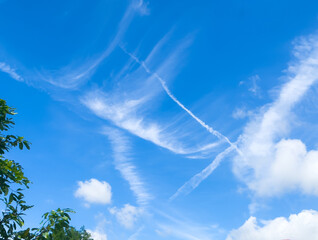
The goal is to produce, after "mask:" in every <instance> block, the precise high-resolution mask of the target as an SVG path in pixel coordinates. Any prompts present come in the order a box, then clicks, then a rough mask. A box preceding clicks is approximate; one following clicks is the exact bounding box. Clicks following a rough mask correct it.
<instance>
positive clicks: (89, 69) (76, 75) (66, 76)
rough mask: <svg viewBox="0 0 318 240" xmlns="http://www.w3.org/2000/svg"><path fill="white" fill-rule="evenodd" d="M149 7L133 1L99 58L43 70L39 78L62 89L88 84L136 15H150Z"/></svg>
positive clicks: (142, 2) (137, 0) (38, 73)
mask: <svg viewBox="0 0 318 240" xmlns="http://www.w3.org/2000/svg"><path fill="white" fill-rule="evenodd" d="M147 5H148V4H147V3H146V2H144V1H143V0H132V1H131V2H130V4H129V5H128V7H127V9H126V11H125V13H124V14H123V17H122V18H121V20H120V22H119V23H118V27H117V32H116V34H115V35H114V37H113V38H112V40H111V41H110V43H109V44H108V46H107V47H106V48H105V50H104V51H103V52H102V53H99V54H96V55H97V57H92V58H90V59H88V60H87V61H85V62H83V63H81V64H77V65H74V64H73V63H71V64H69V65H67V66H65V67H63V68H61V69H59V70H54V71H50V70H42V71H39V72H37V75H38V76H37V77H39V78H40V79H42V80H44V81H46V82H49V83H50V84H52V85H54V86H57V87H60V88H65V89H76V88H77V87H78V86H79V85H81V84H83V83H84V82H86V81H87V80H88V79H89V78H90V77H91V76H92V74H94V71H95V70H96V68H97V67H98V66H99V65H100V63H101V62H102V61H104V60H105V59H106V58H107V57H108V56H109V55H110V54H111V53H112V52H113V51H114V49H115V48H116V47H117V46H118V44H120V42H121V41H122V40H123V37H124V35H125V32H126V31H127V29H128V27H129V25H130V24H131V21H132V20H133V18H134V16H135V15H136V14H140V15H148V14H149V8H148V7H147Z"/></svg>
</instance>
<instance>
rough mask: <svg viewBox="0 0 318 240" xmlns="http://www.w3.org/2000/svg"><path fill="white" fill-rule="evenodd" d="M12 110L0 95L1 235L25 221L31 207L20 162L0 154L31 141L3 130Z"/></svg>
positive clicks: (10, 123) (8, 124)
mask: <svg viewBox="0 0 318 240" xmlns="http://www.w3.org/2000/svg"><path fill="white" fill-rule="evenodd" d="M15 114H16V113H15V112H14V109H13V108H11V107H9V106H7V104H6V101H4V100H2V99H0V130H1V133H0V201H1V205H0V206H1V207H2V208H3V209H4V210H3V211H2V216H1V219H0V237H1V238H0V239H9V238H10V237H12V236H13V235H14V232H15V230H16V229H17V227H18V226H19V227H22V226H23V225H24V220H23V218H22V216H23V215H24V211H26V210H27V209H29V208H31V207H32V206H30V205H27V204H26V202H25V201H24V200H23V198H24V194H23V190H24V189H25V188H29V184H30V181H29V179H28V178H27V177H25V176H24V173H23V168H22V166H21V165H20V164H19V163H17V162H15V161H14V160H9V159H6V158H5V157H4V155H3V154H4V153H5V152H8V151H9V150H10V149H11V148H13V147H17V146H18V147H19V148H20V149H23V147H26V148H27V149H30V143H29V142H28V141H26V140H24V139H23V137H19V136H15V135H11V134H8V135H5V134H4V132H6V131H8V130H9V129H10V128H11V127H12V126H13V125H14V122H13V120H12V118H11V116H12V115H15ZM14 187H16V188H14Z"/></svg>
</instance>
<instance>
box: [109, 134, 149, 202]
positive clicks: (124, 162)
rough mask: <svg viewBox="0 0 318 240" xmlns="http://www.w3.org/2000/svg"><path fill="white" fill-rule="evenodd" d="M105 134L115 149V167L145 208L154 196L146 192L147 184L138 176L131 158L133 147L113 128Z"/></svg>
mask: <svg viewBox="0 0 318 240" xmlns="http://www.w3.org/2000/svg"><path fill="white" fill-rule="evenodd" d="M103 134H105V135H107V136H108V137H109V139H110V142H111V144H112V148H113V156H114V165H115V168H116V169H117V170H118V171H119V172H120V173H121V175H122V176H123V178H124V179H125V180H126V181H127V182H128V183H129V186H130V189H131V191H132V192H133V193H134V195H135V196H136V198H137V202H138V204H140V205H141V206H145V205H147V204H148V202H149V201H150V200H151V199H152V196H151V194H150V193H148V191H147V190H146V187H145V184H144V182H143V181H142V179H141V177H140V176H139V174H138V171H137V169H136V167H135V165H134V164H133V163H132V159H131V158H130V157H129V155H130V154H129V153H130V151H131V146H130V144H129V141H128V139H127V138H126V137H125V136H124V135H123V134H122V133H120V131H119V130H116V129H113V128H105V129H104V130H103Z"/></svg>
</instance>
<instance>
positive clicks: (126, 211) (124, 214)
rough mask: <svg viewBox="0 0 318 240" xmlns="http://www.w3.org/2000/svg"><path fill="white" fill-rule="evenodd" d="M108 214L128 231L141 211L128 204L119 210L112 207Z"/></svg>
mask: <svg viewBox="0 0 318 240" xmlns="http://www.w3.org/2000/svg"><path fill="white" fill-rule="evenodd" d="M109 212H110V213H111V214H113V215H114V216H115V217H116V219H117V221H118V222H119V223H120V224H121V225H123V226H124V227H125V228H128V229H129V228H132V227H133V226H134V224H135V222H136V221H137V219H138V217H139V216H140V214H141V213H142V212H143V210H142V209H141V208H138V207H135V206H132V205H130V204H125V205H124V207H122V208H119V209H118V208H116V207H113V208H111V209H109Z"/></svg>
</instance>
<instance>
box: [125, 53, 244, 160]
mask: <svg viewBox="0 0 318 240" xmlns="http://www.w3.org/2000/svg"><path fill="white" fill-rule="evenodd" d="M122 49H123V51H124V52H125V53H126V54H128V55H129V56H130V57H131V58H132V59H134V60H135V62H137V63H138V64H140V65H141V66H142V67H143V68H144V70H145V71H146V72H147V73H148V74H150V75H153V76H154V77H155V78H156V79H157V80H158V81H159V82H160V84H161V86H162V88H163V89H164V91H165V92H166V93H167V95H168V96H169V97H170V98H171V99H172V100H173V101H174V102H175V103H176V104H177V105H178V106H179V107H181V108H182V109H183V110H184V111H186V112H187V113H188V114H189V115H190V116H191V117H192V118H193V119H194V120H195V121H197V122H198V123H199V124H200V125H201V126H202V127H204V128H205V129H206V130H207V131H208V132H209V133H211V134H213V135H214V136H216V137H217V138H219V139H220V140H225V141H226V142H227V143H228V144H230V145H231V146H233V147H234V148H235V150H236V151H237V152H238V153H239V154H240V155H242V153H241V151H240V150H239V149H238V148H237V146H236V145H235V144H233V143H232V142H231V141H230V140H229V138H228V137H226V136H224V135H223V134H221V133H220V132H218V131H216V130H214V129H213V128H212V127H210V126H209V125H207V124H206V123H205V122H203V121H202V120H201V119H200V118H198V117H197V116H196V115H194V114H193V113H192V112H191V111H190V110H189V109H188V108H186V107H185V106H184V105H183V104H182V103H181V102H180V101H179V100H178V99H177V98H176V97H175V96H174V95H173V94H172V92H171V91H170V89H169V88H168V87H167V84H166V82H165V81H164V80H163V79H162V78H161V77H160V76H159V75H158V74H157V73H156V72H155V73H153V72H151V71H150V69H149V68H148V67H147V65H146V63H145V62H144V61H140V60H139V59H138V58H137V57H136V56H135V55H133V54H132V53H129V52H128V51H127V50H126V49H124V48H123V47H122Z"/></svg>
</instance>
